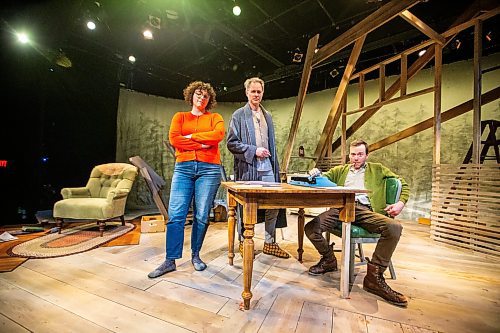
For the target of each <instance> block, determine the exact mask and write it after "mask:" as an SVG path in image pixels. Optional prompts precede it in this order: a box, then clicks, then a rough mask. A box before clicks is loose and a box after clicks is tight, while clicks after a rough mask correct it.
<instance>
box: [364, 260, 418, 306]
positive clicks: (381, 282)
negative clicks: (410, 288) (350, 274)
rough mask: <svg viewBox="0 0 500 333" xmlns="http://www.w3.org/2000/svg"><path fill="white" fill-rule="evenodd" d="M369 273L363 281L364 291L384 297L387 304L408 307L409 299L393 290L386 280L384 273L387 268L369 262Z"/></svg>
mask: <svg viewBox="0 0 500 333" xmlns="http://www.w3.org/2000/svg"><path fill="white" fill-rule="evenodd" d="M367 265H368V272H367V273H366V276H365V279H364V280H363V289H364V290H366V291H368V292H369V293H372V294H375V295H377V296H380V297H382V298H383V299H385V300H386V301H387V302H389V303H391V304H394V305H397V306H401V307H407V306H408V299H407V298H406V296H405V295H403V294H401V293H398V292H397V291H395V290H392V289H391V287H389V286H388V285H387V283H386V282H385V279H384V271H385V270H386V268H387V267H383V266H379V265H377V264H373V263H371V262H368V264H367Z"/></svg>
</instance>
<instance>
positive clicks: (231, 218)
mask: <svg viewBox="0 0 500 333" xmlns="http://www.w3.org/2000/svg"><path fill="white" fill-rule="evenodd" d="M228 198H229V199H228V203H229V204H228V218H227V224H228V226H227V238H228V242H227V244H228V249H227V258H228V262H229V265H231V266H233V258H234V228H235V225H236V219H235V215H236V202H235V201H234V199H232V197H230V195H229V194H228Z"/></svg>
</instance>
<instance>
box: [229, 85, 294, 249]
mask: <svg viewBox="0 0 500 333" xmlns="http://www.w3.org/2000/svg"><path fill="white" fill-rule="evenodd" d="M244 85H245V93H246V95H247V98H248V103H247V104H246V105H245V106H244V107H242V108H239V109H238V110H236V111H235V112H234V113H233V116H232V117H231V122H230V125H229V133H228V137H227V148H228V149H229V151H230V152H231V153H232V154H233V155H234V177H235V180H249V181H251V180H259V181H265V182H279V181H280V175H279V164H278V154H277V150H276V139H275V135H274V125H273V119H272V117H271V114H270V113H269V112H267V111H266V110H265V109H264V107H263V106H262V105H261V104H260V102H261V101H262V95H263V94H264V81H263V80H261V79H260V78H257V77H254V78H250V79H248V80H246V81H245V84H244ZM240 211H241V210H240ZM278 213H279V210H278V209H267V210H266V212H265V229H266V232H265V241H264V249H263V251H262V252H264V253H265V254H269V255H273V256H276V257H279V258H289V257H290V255H289V254H288V253H287V252H285V251H283V250H282V249H281V248H280V247H279V245H278V244H277V243H276V226H277V220H278V215H279V214H278ZM278 226H280V227H282V226H286V220H285V222H284V225H283V222H282V221H280V222H279V223H278ZM238 234H239V240H240V246H239V250H240V253H242V252H243V237H242V235H243V223H242V221H241V213H240V214H238Z"/></svg>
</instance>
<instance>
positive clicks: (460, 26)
mask: <svg viewBox="0 0 500 333" xmlns="http://www.w3.org/2000/svg"><path fill="white" fill-rule="evenodd" d="M478 9H479V7H478V2H475V3H474V4H472V5H471V6H470V7H469V9H468V10H467V11H466V12H464V13H463V14H462V15H461V16H460V17H459V18H458V19H457V20H456V21H455V23H454V25H452V27H451V28H450V29H448V30H447V31H446V32H445V33H443V34H442V36H444V37H446V43H445V45H446V44H448V43H449V42H450V41H451V40H453V38H454V37H455V35H456V34H457V33H459V32H460V31H462V30H464V29H467V28H469V27H471V26H473V25H474V22H476V20H486V19H488V18H491V17H493V16H495V15H497V14H499V13H500V6H497V7H495V8H493V9H491V10H488V11H486V12H483V13H482V14H480V15H479V16H477V17H475V18H472V17H474V16H475V14H476V13H477V10H478ZM432 43H434V41H431V40H429V41H426V42H423V43H421V44H419V45H417V46H414V47H412V48H410V49H408V50H406V51H403V52H402V53H401V54H408V53H409V52H410V51H411V52H414V51H416V50H419V49H422V47H423V46H429V45H431V46H429V47H427V49H426V52H425V54H424V55H423V56H421V57H419V58H418V59H417V60H416V61H415V62H414V63H413V65H411V66H410V68H408V71H407V80H410V79H411V78H412V77H414V76H415V75H416V74H417V73H418V71H420V69H422V68H423V67H424V66H425V65H427V63H428V62H429V61H431V60H432V58H433V57H434V46H433V45H432ZM401 54H399V55H396V56H394V57H391V58H389V59H387V60H385V61H383V62H384V63H385V64H387V63H390V62H392V61H395V60H398V59H400V57H401ZM377 68H378V64H377V65H374V66H372V67H370V68H368V69H365V70H362V71H360V72H359V73H356V74H354V75H353V76H352V77H351V78H352V79H354V78H356V77H358V76H359V75H360V74H366V73H369V72H371V71H373V70H375V69H377ZM397 86H401V78H399V79H398V80H396V82H394V84H393V85H392V86H391V87H389V88H388V89H387V91H386V98H391V97H392V96H394V94H395V93H396V92H397V91H398V90H399V87H397ZM377 102H378V101H375V102H374V103H373V104H375V103H377ZM378 110H379V108H377V109H371V110H369V111H367V112H365V113H364V114H363V115H361V116H360V117H359V118H358V119H357V120H356V121H355V122H354V123H353V124H352V125H351V127H349V128H348V129H347V132H346V137H347V138H349V137H350V136H351V135H353V134H354V133H355V132H356V131H357V130H358V129H359V128H361V126H363V125H364V124H365V123H366V122H367V121H368V119H370V117H371V116H373V115H374V114H375V113H376V112H377V111H378ZM340 140H341V139H340V138H337V139H336V140H335V141H334V142H333V144H332V150H333V151H335V150H336V149H337V148H339V147H340V144H341V143H340Z"/></svg>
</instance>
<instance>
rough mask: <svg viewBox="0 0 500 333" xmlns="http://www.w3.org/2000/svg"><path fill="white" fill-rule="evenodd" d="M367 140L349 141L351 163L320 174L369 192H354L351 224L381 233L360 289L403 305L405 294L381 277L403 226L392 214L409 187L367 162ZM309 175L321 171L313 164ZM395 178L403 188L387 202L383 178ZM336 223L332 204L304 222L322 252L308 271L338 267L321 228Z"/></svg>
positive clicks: (317, 272) (314, 272) (399, 208)
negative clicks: (353, 219)
mask: <svg viewBox="0 0 500 333" xmlns="http://www.w3.org/2000/svg"><path fill="white" fill-rule="evenodd" d="M367 158H368V144H367V143H366V142H364V141H362V140H356V141H354V142H352V143H351V145H350V149H349V161H350V164H346V165H338V166H336V167H334V168H332V169H330V170H329V171H328V172H326V173H325V174H323V176H326V177H327V178H328V179H330V180H331V181H333V182H335V183H337V185H339V186H345V187H353V188H361V189H366V190H369V191H370V192H369V193H367V194H365V193H360V194H356V214H355V215H356V216H355V221H354V222H353V225H357V226H360V227H362V228H364V229H366V230H367V231H368V232H370V233H378V234H380V239H379V241H378V243H377V246H376V248H375V251H374V252H373V256H372V260H371V261H369V262H368V272H367V274H366V276H365V279H364V281H363V289H364V290H366V291H368V292H370V293H373V294H375V295H378V296H380V297H382V298H383V299H385V300H386V301H388V302H389V303H392V304H394V305H398V306H403V307H406V306H407V305H408V300H407V299H406V297H405V296H404V295H403V294H401V293H398V292H397V291H394V290H392V289H391V287H389V286H388V285H387V283H386V282H385V279H384V276H383V274H384V271H385V270H386V268H387V266H388V265H389V262H390V261H391V257H392V254H393V253H394V250H395V249H396V246H397V245H398V241H399V238H400V236H401V231H402V229H403V227H402V226H401V224H400V223H399V222H398V221H396V220H394V219H393V218H391V217H395V216H397V215H398V214H399V213H401V211H402V210H403V208H404V205H405V203H406V202H407V201H408V198H409V196H410V189H409V187H408V184H407V183H406V182H405V180H404V179H403V178H401V177H399V176H398V175H396V174H395V173H394V172H392V171H391V170H389V169H388V168H387V167H385V166H383V165H382V164H380V163H371V162H366V160H367ZM309 174H310V175H312V176H317V175H319V174H321V172H320V170H318V169H316V168H314V169H312V170H311V171H309ZM386 178H398V179H399V180H401V184H402V189H401V196H400V199H399V201H398V202H396V203H394V204H392V205H386V202H385V198H386V197H385V179H386ZM339 223H342V222H341V221H340V219H339V210H338V209H335V208H332V209H330V210H328V211H326V212H324V213H322V214H320V215H318V216H316V217H315V218H313V219H312V220H311V221H310V222H309V223H307V224H306V226H305V233H306V236H307V238H309V240H310V241H311V242H312V244H313V245H314V247H315V248H316V249H317V250H318V252H319V253H320V254H321V260H320V261H319V262H318V263H317V264H316V265H314V266H312V267H311V268H309V274H311V275H321V274H324V273H326V272H332V271H336V270H337V259H336V258H335V255H334V254H333V249H332V246H330V245H329V244H328V242H327V240H326V239H325V237H323V233H324V232H331V231H333V229H334V228H335V226H337V225H338V224H339Z"/></svg>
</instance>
